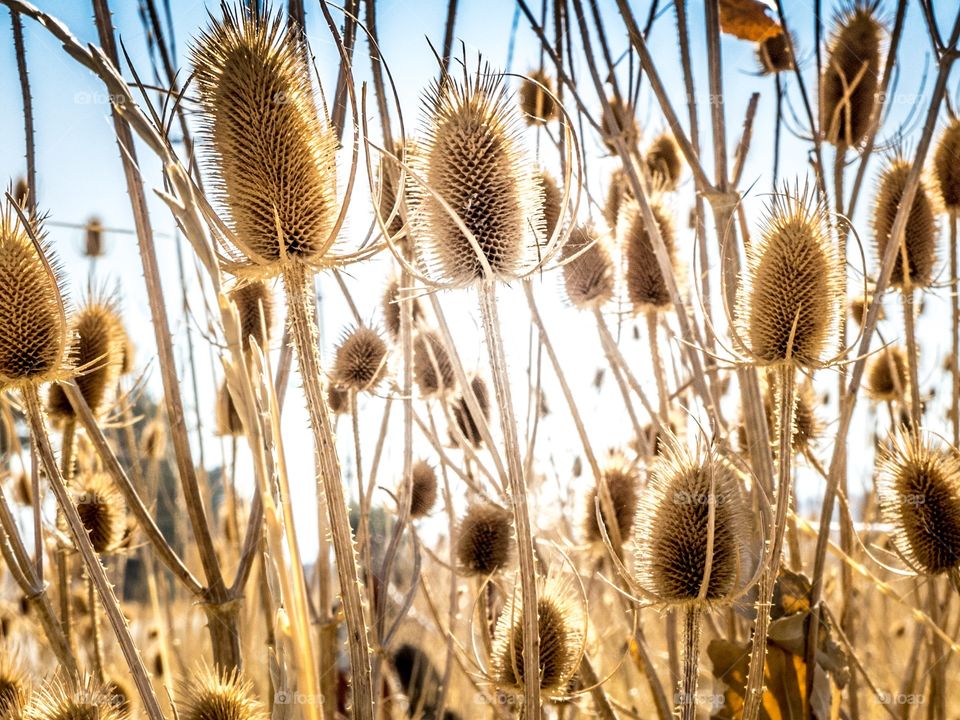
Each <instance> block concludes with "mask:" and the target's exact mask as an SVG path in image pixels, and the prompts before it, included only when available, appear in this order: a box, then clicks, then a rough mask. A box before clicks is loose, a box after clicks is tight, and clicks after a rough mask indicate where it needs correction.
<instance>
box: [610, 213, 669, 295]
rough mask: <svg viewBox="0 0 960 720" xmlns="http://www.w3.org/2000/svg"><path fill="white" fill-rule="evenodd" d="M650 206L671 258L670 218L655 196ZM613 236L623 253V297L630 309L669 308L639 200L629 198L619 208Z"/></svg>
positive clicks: (667, 293) (665, 288)
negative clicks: (624, 296)
mask: <svg viewBox="0 0 960 720" xmlns="http://www.w3.org/2000/svg"><path fill="white" fill-rule="evenodd" d="M650 209H651V210H652V211H653V217H654V219H655V220H656V223H657V227H658V228H659V229H660V236H661V237H662V238H663V244H664V245H665V246H666V248H667V253H668V254H669V255H670V258H671V261H672V260H673V254H674V248H675V244H676V243H675V241H676V238H675V230H674V225H673V217H672V216H671V214H670V211H669V210H668V209H667V208H666V207H665V206H664V204H663V202H662V200H661V199H660V198H658V197H654V198H651V201H650ZM617 235H618V236H619V238H620V242H621V243H622V245H623V247H624V254H625V255H626V260H627V266H626V271H625V277H624V280H625V284H626V287H627V299H628V300H629V301H630V303H631V305H632V306H633V310H634V312H638V313H639V312H646V311H648V310H664V309H666V308H667V307H669V305H670V293H669V291H668V290H667V283H666V280H664V277H663V273H661V272H660V264H659V263H658V262H657V256H656V254H655V253H654V251H653V241H652V239H651V238H650V233H649V232H648V228H647V223H646V220H645V219H644V216H643V212H642V211H641V209H640V205H639V203H637V202H635V201H632V200H631V201H630V202H628V203H627V204H626V205H625V206H624V207H623V208H622V209H621V213H620V222H619V223H618V230H617Z"/></svg>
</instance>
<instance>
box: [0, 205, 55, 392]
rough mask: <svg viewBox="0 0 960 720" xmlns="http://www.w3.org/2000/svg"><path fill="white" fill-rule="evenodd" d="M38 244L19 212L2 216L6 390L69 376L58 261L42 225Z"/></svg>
mask: <svg viewBox="0 0 960 720" xmlns="http://www.w3.org/2000/svg"><path fill="white" fill-rule="evenodd" d="M32 230H33V232H34V234H35V236H36V237H37V238H38V239H39V240H40V242H39V247H38V246H37V245H35V244H34V243H33V241H32V240H31V239H30V236H29V235H28V233H27V230H26V229H25V228H24V227H23V224H22V223H21V222H20V219H19V216H17V215H16V214H15V213H14V211H13V208H12V207H11V206H10V204H9V203H8V202H6V201H3V209H2V211H0V387H3V386H6V387H16V386H23V385H27V384H35V385H38V384H41V383H44V382H47V381H49V380H53V379H55V378H57V377H60V376H62V375H63V374H64V369H65V363H66V360H67V357H66V348H67V342H68V333H67V321H66V316H65V313H64V307H63V300H62V298H63V295H62V292H61V289H62V286H61V281H60V277H59V274H58V270H57V264H56V261H55V260H54V258H53V254H52V252H51V251H50V249H49V248H47V246H46V243H45V242H43V239H42V238H43V235H42V233H41V228H40V223H39V222H34V223H33V224H32Z"/></svg>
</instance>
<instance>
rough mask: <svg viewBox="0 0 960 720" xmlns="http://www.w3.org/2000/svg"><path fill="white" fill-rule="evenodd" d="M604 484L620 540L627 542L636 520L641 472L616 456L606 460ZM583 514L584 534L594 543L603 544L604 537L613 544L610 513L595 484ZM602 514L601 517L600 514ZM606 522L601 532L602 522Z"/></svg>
mask: <svg viewBox="0 0 960 720" xmlns="http://www.w3.org/2000/svg"><path fill="white" fill-rule="evenodd" d="M602 481H603V483H604V485H605V486H606V489H607V492H608V493H609V495H610V504H611V506H612V508H611V509H612V511H613V520H614V521H615V522H616V524H617V531H618V533H619V534H620V539H621V540H624V541H625V540H628V539H629V538H630V536H631V535H632V534H633V521H634V518H635V516H636V512H637V494H638V493H639V492H640V473H639V471H638V469H637V468H636V467H635V466H634V465H632V464H631V463H629V462H628V461H627V459H626V458H624V457H623V456H622V455H615V456H614V457H612V458H610V460H608V461H607V464H606V465H605V466H604V468H603V470H602ZM585 510H586V512H585V514H584V534H585V535H586V539H587V540H588V541H590V542H592V543H599V542H602V541H603V538H604V536H606V537H608V538H609V539H610V541H611V542H613V541H614V535H613V528H612V523H611V522H610V519H611V514H610V511H609V510H608V509H607V508H606V506H605V505H604V502H603V499H602V496H601V493H600V488H599V486H597V485H594V486H593V487H592V488H590V492H589V493H588V494H587V503H586V508H585ZM598 512H599V518H598V517H597V513H598ZM601 518H602V520H603V529H602V531H601V527H600V522H599V519H601Z"/></svg>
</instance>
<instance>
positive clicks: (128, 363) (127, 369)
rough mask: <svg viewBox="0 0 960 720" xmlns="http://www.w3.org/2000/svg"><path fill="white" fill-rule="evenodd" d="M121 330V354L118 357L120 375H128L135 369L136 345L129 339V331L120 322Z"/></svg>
mask: <svg viewBox="0 0 960 720" xmlns="http://www.w3.org/2000/svg"><path fill="white" fill-rule="evenodd" d="M120 329H121V330H122V331H123V354H122V355H121V357H120V375H129V374H130V373H132V372H133V371H134V370H135V369H136V359H137V347H136V345H134V344H133V340H131V339H130V333H128V332H127V329H126V328H125V327H124V326H123V324H122V323H121V325H120Z"/></svg>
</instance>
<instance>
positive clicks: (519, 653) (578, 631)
mask: <svg viewBox="0 0 960 720" xmlns="http://www.w3.org/2000/svg"><path fill="white" fill-rule="evenodd" d="M537 624H538V628H539V635H540V668H539V673H538V675H539V678H540V690H541V691H542V692H544V693H545V694H547V695H548V696H551V695H559V696H563V695H566V694H567V691H568V689H569V684H570V680H571V679H572V678H573V677H574V675H575V674H576V672H577V670H578V669H579V667H580V661H581V660H582V658H583V649H584V643H585V641H586V639H585V637H584V630H585V625H584V619H583V613H582V611H581V610H580V609H579V607H578V604H577V597H576V592H575V591H574V590H573V589H572V588H571V587H570V586H569V584H567V583H562V582H556V581H553V582H547V583H544V587H542V588H541V589H540V592H539V593H538V596H537ZM491 671H492V672H491V674H492V676H493V680H494V682H495V683H496V684H497V686H498V687H500V688H502V689H505V690H512V691H515V692H520V691H522V689H523V686H524V683H525V682H526V680H527V678H526V673H525V672H524V665H523V606H522V603H521V599H520V591H519V588H517V589H516V590H515V592H514V593H513V596H512V597H511V598H510V600H508V601H507V603H506V605H505V606H504V608H503V610H502V611H501V612H500V617H499V619H498V620H497V628H496V632H495V633H494V636H493V652H492V657H491Z"/></svg>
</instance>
